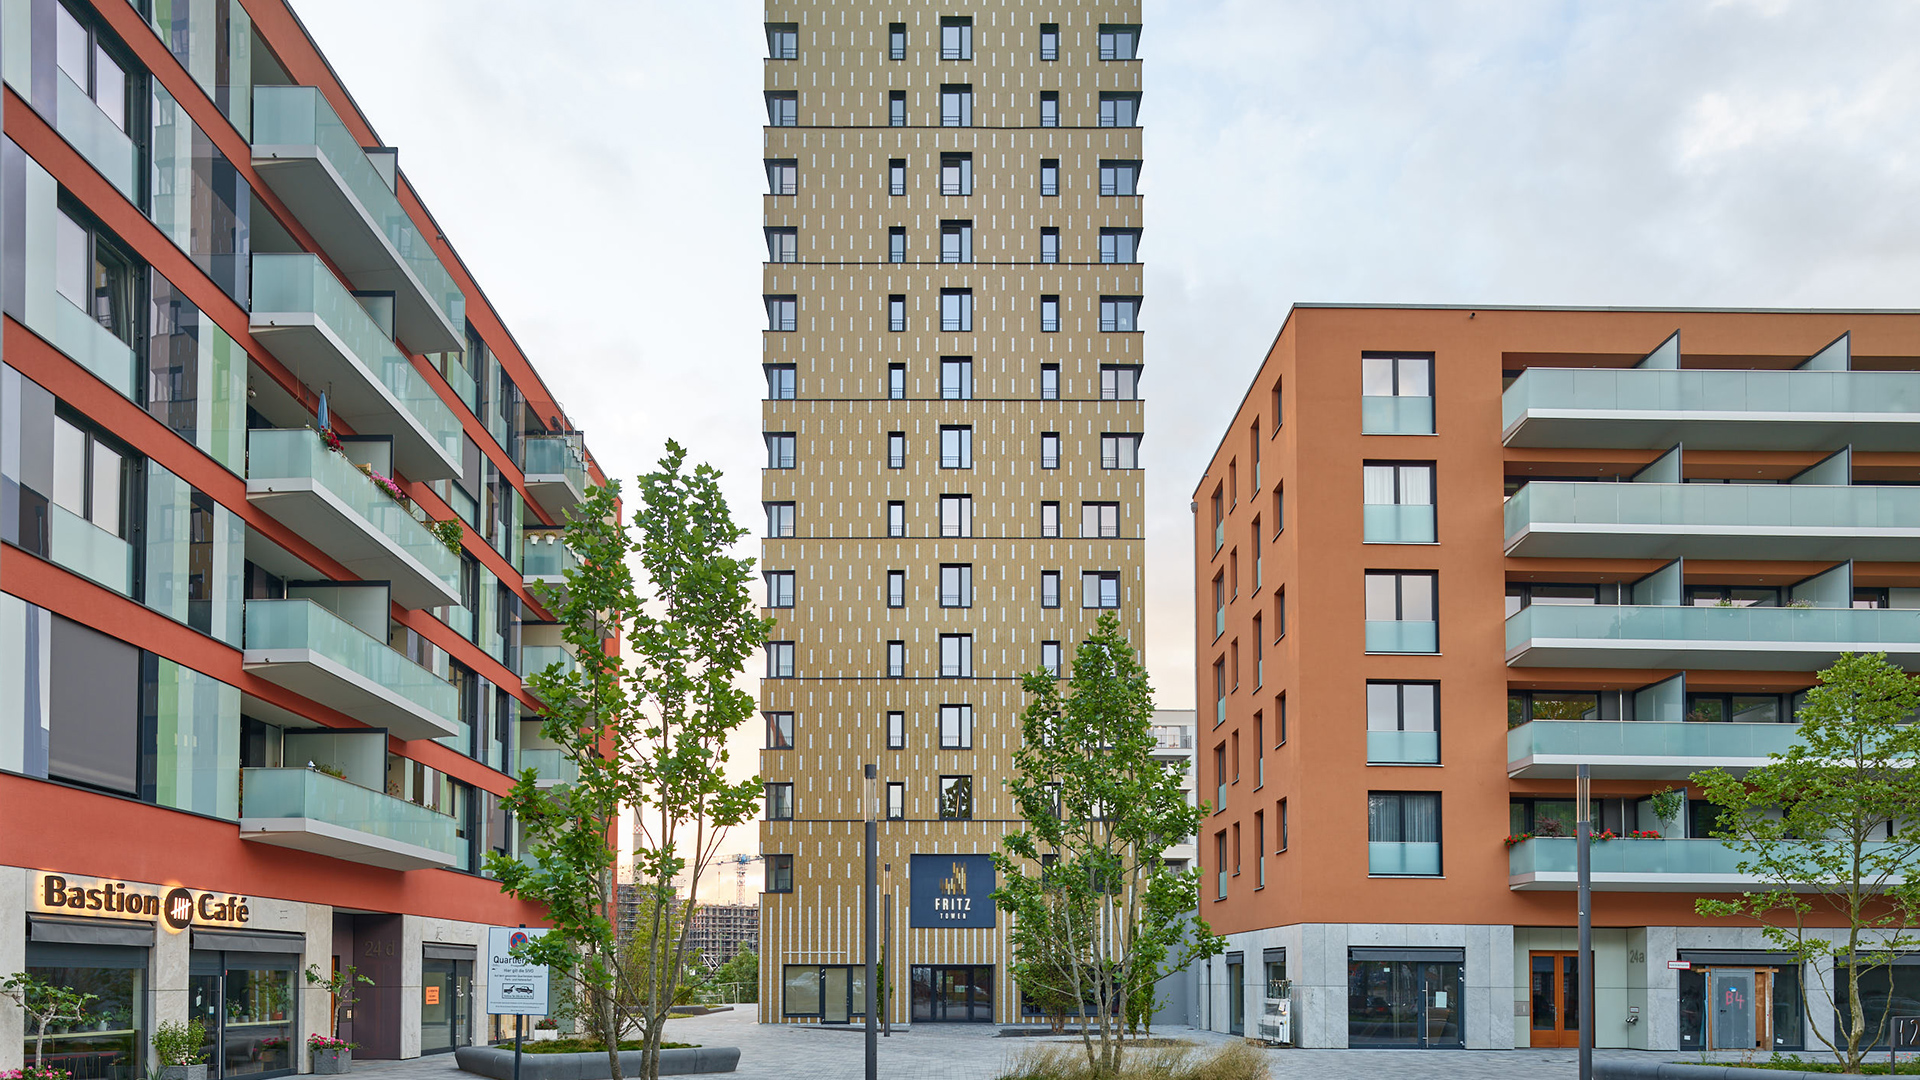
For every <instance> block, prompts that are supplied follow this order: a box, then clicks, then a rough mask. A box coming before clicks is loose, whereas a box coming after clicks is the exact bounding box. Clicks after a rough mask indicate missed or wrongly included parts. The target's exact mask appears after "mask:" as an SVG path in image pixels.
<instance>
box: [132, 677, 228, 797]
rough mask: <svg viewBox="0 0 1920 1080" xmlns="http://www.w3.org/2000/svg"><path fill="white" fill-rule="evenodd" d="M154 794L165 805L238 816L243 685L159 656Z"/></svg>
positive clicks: (156, 691)
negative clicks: (241, 693) (231, 684)
mask: <svg viewBox="0 0 1920 1080" xmlns="http://www.w3.org/2000/svg"><path fill="white" fill-rule="evenodd" d="M156 663H157V665H158V680H157V682H156V684H155V685H154V687H153V688H152V689H151V691H150V692H151V693H152V694H153V697H152V699H151V700H152V702H153V721H154V732H155V737H154V756H153V770H154V771H153V794H154V799H155V801H157V802H158V803H159V804H160V805H161V806H171V807H173V808H175V809H176V810H191V811H193V812H194V813H196V814H209V815H211V816H213V817H218V818H226V819H227V820H229V821H231V820H233V819H234V818H237V817H239V816H240V788H239V783H238V781H239V777H240V690H239V688H238V687H233V686H228V685H227V684H226V683H223V682H221V681H220V680H218V679H215V678H213V677H212V676H209V675H202V674H201V673H200V672H198V671H194V670H193V669H191V668H184V667H181V666H180V665H179V664H176V663H174V662H173V661H171V660H167V659H164V658H159V659H157V660H156Z"/></svg>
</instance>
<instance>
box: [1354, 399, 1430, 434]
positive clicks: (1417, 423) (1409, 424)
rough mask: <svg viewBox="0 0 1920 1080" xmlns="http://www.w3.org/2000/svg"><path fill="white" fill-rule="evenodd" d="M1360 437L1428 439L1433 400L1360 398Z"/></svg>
mask: <svg viewBox="0 0 1920 1080" xmlns="http://www.w3.org/2000/svg"><path fill="white" fill-rule="evenodd" d="M1360 434H1362V435H1431V434H1433V399H1432V398H1430V397H1382V396H1378V395H1368V396H1365V397H1362V398H1361V399H1360Z"/></svg>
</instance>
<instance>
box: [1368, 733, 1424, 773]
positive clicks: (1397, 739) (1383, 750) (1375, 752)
mask: <svg viewBox="0 0 1920 1080" xmlns="http://www.w3.org/2000/svg"><path fill="white" fill-rule="evenodd" d="M1367 764H1369V765H1438V764H1440V733H1439V732H1437V731H1369V732H1367Z"/></svg>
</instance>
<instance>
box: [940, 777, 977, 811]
mask: <svg viewBox="0 0 1920 1080" xmlns="http://www.w3.org/2000/svg"><path fill="white" fill-rule="evenodd" d="M940 817H941V819H942V820H944V821H972V820H973V777H971V776H943V777H941V778H940Z"/></svg>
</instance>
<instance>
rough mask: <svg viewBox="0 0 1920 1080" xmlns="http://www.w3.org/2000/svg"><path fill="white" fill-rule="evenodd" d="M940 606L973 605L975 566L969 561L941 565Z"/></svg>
mask: <svg viewBox="0 0 1920 1080" xmlns="http://www.w3.org/2000/svg"><path fill="white" fill-rule="evenodd" d="M940 606H941V607H947V608H970V607H972V606H973V567H972V566H971V565H970V564H967V563H943V564H942V565H941V567H940Z"/></svg>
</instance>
